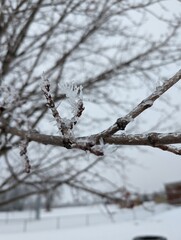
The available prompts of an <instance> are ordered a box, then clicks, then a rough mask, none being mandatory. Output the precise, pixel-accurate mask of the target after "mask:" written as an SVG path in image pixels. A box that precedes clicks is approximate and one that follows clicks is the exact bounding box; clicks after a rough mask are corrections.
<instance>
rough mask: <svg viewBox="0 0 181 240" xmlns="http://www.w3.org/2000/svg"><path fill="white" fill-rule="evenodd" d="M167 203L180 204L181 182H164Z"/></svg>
mask: <svg viewBox="0 0 181 240" xmlns="http://www.w3.org/2000/svg"><path fill="white" fill-rule="evenodd" d="M165 190H166V195H167V201H168V203H169V204H173V205H181V182H175V183H168V184H165Z"/></svg>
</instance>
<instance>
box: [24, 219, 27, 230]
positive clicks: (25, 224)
mask: <svg viewBox="0 0 181 240" xmlns="http://www.w3.org/2000/svg"><path fill="white" fill-rule="evenodd" d="M27 224H28V222H27V220H26V219H25V220H24V221H23V232H26V231H27Z"/></svg>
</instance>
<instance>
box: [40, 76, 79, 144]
mask: <svg viewBox="0 0 181 240" xmlns="http://www.w3.org/2000/svg"><path fill="white" fill-rule="evenodd" d="M42 80H43V84H42V91H43V93H44V95H45V98H46V100H47V107H48V108H50V110H51V111H52V115H53V117H54V118H55V120H56V122H57V126H58V129H59V131H60V132H61V133H62V135H63V136H64V137H65V138H67V139H69V140H70V139H73V134H72V129H73V127H74V125H76V124H77V121H78V118H79V117H80V116H81V115H82V112H83V110H84V105H83V100H82V88H81V87H76V86H74V85H64V86H63V87H62V90H63V91H64V92H63V93H65V94H66V97H67V98H68V101H69V104H70V105H71V107H72V109H73V114H74V115H73V117H72V118H71V119H66V118H62V117H61V116H60V114H59V112H58V111H57V109H56V107H55V103H54V100H53V97H52V95H51V92H50V82H49V80H48V79H47V78H46V77H45V76H44V74H43V75H42ZM70 142H71V141H70ZM70 142H69V143H70ZM67 148H69V147H67Z"/></svg>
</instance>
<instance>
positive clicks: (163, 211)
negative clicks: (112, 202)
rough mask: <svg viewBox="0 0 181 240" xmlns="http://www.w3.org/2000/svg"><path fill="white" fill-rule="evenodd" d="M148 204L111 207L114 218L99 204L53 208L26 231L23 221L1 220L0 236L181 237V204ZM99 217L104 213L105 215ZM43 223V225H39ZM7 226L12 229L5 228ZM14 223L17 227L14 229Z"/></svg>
mask: <svg viewBox="0 0 181 240" xmlns="http://www.w3.org/2000/svg"><path fill="white" fill-rule="evenodd" d="M146 207H148V209H145V208H143V207H137V208H135V209H134V210H128V209H122V210H119V209H117V208H115V207H112V208H110V212H114V214H113V215H112V218H111V217H109V216H108V214H107V215H106V214H105V212H106V210H105V209H104V208H101V207H100V206H99V207H93V208H86V207H84V208H75V209H74V210H73V208H69V209H67V208H65V209H59V210H55V211H53V212H52V213H51V214H49V216H48V214H45V213H44V214H43V215H44V216H42V220H41V221H36V222H35V221H33V224H34V225H32V226H34V227H32V226H31V225H29V226H28V227H29V229H27V231H26V232H20V231H19V232H18V231H17V228H18V226H19V225H21V224H20V222H17V221H15V222H16V224H15V222H14V223H11V221H9V223H5V222H4V223H3V220H1V223H0V239H3V240H11V239H12V240H24V239H26V240H36V239H43V240H60V239H62V240H97V239H100V240H102V239H103V240H132V239H133V238H134V237H135V236H140V235H160V236H164V237H166V238H167V239H168V240H180V239H181V207H177V208H173V207H169V206H166V205H159V206H154V207H153V206H146ZM86 209H87V210H86ZM77 213H79V215H77ZM23 214H25V213H23ZM23 214H22V217H23ZM59 214H60V215H61V217H62V218H61V220H62V222H61V223H60V226H59V229H58V228H57V229H56V227H55V226H56V225H54V224H53V219H54V220H55V219H57V217H58V215H59ZM50 215H51V216H50ZM80 216H82V219H86V218H83V217H85V216H89V217H90V218H89V222H87V223H88V224H87V223H86V222H84V221H81V220H80V219H81V217H80ZM93 216H94V217H93ZM100 216H104V218H103V217H102V218H101V217H100ZM19 217H20V216H19ZM0 218H1V219H3V214H1V215H0ZM14 219H15V217H14ZM50 219H51V220H52V221H50ZM65 219H67V220H66V221H67V222H66V223H67V224H68V223H71V224H69V225H66V224H65V222H64V224H65V225H64V226H63V225H61V224H63V221H64V220H65ZM105 219H106V220H105ZM9 220H10V219H9ZM103 220H104V221H103ZM40 223H41V225H39V224H40ZM73 223H76V224H73ZM7 226H8V227H9V228H8V229H9V230H8V231H3V229H5V228H6V227H7ZM14 226H16V227H17V228H14ZM35 226H37V229H36V227H35ZM38 226H39V227H38ZM40 226H41V227H40ZM21 230H22V229H21Z"/></svg>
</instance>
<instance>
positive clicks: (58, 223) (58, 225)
mask: <svg viewBox="0 0 181 240" xmlns="http://www.w3.org/2000/svg"><path fill="white" fill-rule="evenodd" d="M56 229H60V217H57V221H56Z"/></svg>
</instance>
